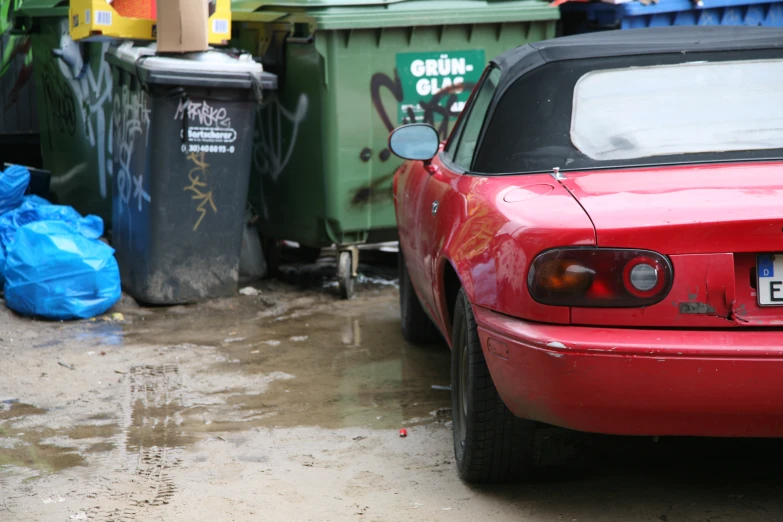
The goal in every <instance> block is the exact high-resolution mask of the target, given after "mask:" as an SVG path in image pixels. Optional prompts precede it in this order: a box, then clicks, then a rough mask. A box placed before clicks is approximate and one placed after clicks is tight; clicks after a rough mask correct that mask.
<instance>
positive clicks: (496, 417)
mask: <svg viewBox="0 0 783 522" xmlns="http://www.w3.org/2000/svg"><path fill="white" fill-rule="evenodd" d="M452 340H453V344H452V350H451V407H452V419H453V430H454V456H455V460H456V462H457V470H458V471H459V475H460V478H462V479H463V480H465V481H466V482H471V483H479V484H481V483H502V482H514V481H518V480H520V479H523V478H525V477H526V476H527V475H528V474H529V472H530V471H531V469H532V467H533V462H534V458H533V457H534V436H535V428H536V423H535V422H533V421H530V420H526V419H520V418H517V417H515V416H514V414H512V413H511V411H510V410H509V409H508V408H507V407H506V405H505V404H504V403H503V400H502V399H501V398H500V395H498V392H497V390H496V389H495V385H494V384H493V383H492V377H491V376H490V374H489V369H488V368H487V363H486V361H485V359H484V354H483V352H482V350H481V342H480V341H479V337H478V329H477V328H476V320H475V319H474V317H473V310H472V309H471V306H470V303H469V302H468V299H467V297H466V296H465V292H464V290H460V291H459V295H458V297H457V303H456V306H455V309H454V328H453V333H452Z"/></svg>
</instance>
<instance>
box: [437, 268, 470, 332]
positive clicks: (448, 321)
mask: <svg viewBox="0 0 783 522" xmlns="http://www.w3.org/2000/svg"><path fill="white" fill-rule="evenodd" d="M463 281H464V279H463V278H462V277H461V276H460V274H459V271H458V270H457V269H456V268H455V267H454V264H453V263H452V262H451V261H450V260H449V259H448V258H445V257H444V258H442V259H441V261H440V265H439V269H438V286H439V289H438V296H439V301H440V302H439V303H438V304H439V306H440V309H441V317H442V320H443V331H444V332H445V334H446V338H447V341H448V343H449V346H451V330H452V327H453V322H454V309H455V307H456V305H457V298H458V296H459V291H460V289H462V288H464V289H465V294H466V296H467V297H468V301H469V302H470V301H471V297H472V296H471V292H470V287H471V285H466V284H464V283H463Z"/></svg>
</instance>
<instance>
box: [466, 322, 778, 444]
mask: <svg viewBox="0 0 783 522" xmlns="http://www.w3.org/2000/svg"><path fill="white" fill-rule="evenodd" d="M474 311H475V315H476V321H477V323H478V325H479V337H480V338H481V342H482V345H483V346H484V355H485V358H486V360H487V364H488V365H489V369H490V372H491V374H492V379H493V381H494V382H495V385H496V387H497V389H498V392H499V393H500V395H501V397H502V398H503V400H504V402H505V403H506V405H507V406H508V407H509V409H510V410H511V411H512V412H513V413H514V414H516V415H518V416H520V417H525V418H530V419H535V420H539V421H542V422H546V423H550V424H555V425H558V426H563V427H567V428H572V429H577V430H581V431H591V432H598V433H614V434H621V435H704V436H733V437H734V436H755V437H773V436H774V437H779V436H781V435H783V386H782V385H781V379H780V376H781V373H783V343H781V342H780V337H781V335H780V331H777V330H767V331H753V330H732V331H725V330H708V331H698V330H644V329H618V328H599V327H579V326H570V327H563V326H556V325H542V324H537V323H530V322H526V321H521V320H518V319H512V318H509V317H506V316H503V315H500V314H496V313H494V312H491V311H489V310H486V309H484V308H481V307H475V308H474Z"/></svg>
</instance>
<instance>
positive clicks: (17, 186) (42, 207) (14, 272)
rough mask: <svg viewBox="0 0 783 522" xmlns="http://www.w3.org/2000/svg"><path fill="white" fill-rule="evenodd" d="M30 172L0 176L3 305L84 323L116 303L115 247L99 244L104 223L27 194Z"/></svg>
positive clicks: (21, 169) (118, 291)
mask: <svg viewBox="0 0 783 522" xmlns="http://www.w3.org/2000/svg"><path fill="white" fill-rule="evenodd" d="M29 182H30V172H29V171H28V170H27V169H26V168H24V167H18V166H12V167H9V168H8V169H6V170H5V171H4V172H0V285H2V283H3V280H5V302H6V305H7V306H8V307H9V308H11V309H12V310H15V311H17V312H19V313H21V314H25V315H33V316H37V317H44V318H47V319H60V320H63V319H87V318H89V317H94V316H96V315H100V314H103V313H105V312H106V311H108V310H109V309H110V308H111V307H112V306H114V304H115V303H116V302H117V301H118V300H119V299H120V296H121V293H122V289H121V286H120V271H119V268H118V266H117V261H116V260H115V259H114V249H112V248H111V247H110V246H108V245H106V244H104V243H103V242H102V241H100V239H99V238H100V237H101V235H103V220H102V219H101V218H99V217H97V216H87V217H82V216H81V214H79V213H78V212H77V211H76V210H74V209H73V208H71V207H67V206H63V205H52V204H51V203H49V202H48V201H46V200H45V199H43V198H41V197H38V196H25V195H24V193H25V191H26V190H27V186H28V184H29Z"/></svg>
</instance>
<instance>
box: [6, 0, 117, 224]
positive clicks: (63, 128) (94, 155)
mask: <svg viewBox="0 0 783 522" xmlns="http://www.w3.org/2000/svg"><path fill="white" fill-rule="evenodd" d="M16 26H17V28H18V29H21V30H25V31H27V32H28V33H29V34H30V39H31V44H32V55H33V60H32V63H33V74H34V78H35V88H36V99H37V103H38V118H39V128H40V132H41V153H42V159H43V168H44V169H46V170H48V171H51V173H52V180H51V188H52V192H54V193H55V194H56V196H57V199H58V201H59V202H60V203H62V204H68V205H72V206H73V207H75V208H76V209H77V210H78V211H79V212H81V213H82V214H96V215H98V216H100V217H102V218H103V219H104V221H105V222H106V226H107V228H108V227H109V226H110V225H111V175H112V128H111V117H112V90H111V88H112V75H111V70H110V68H109V65H108V63H106V61H105V60H104V58H103V55H104V53H105V52H106V50H107V49H108V46H109V43H108V42H92V43H78V42H74V41H73V40H72V39H71V37H70V35H69V33H68V2H67V1H65V2H63V1H58V0H24V1H23V2H22V6H21V8H20V10H19V11H18V12H17V15H16Z"/></svg>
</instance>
